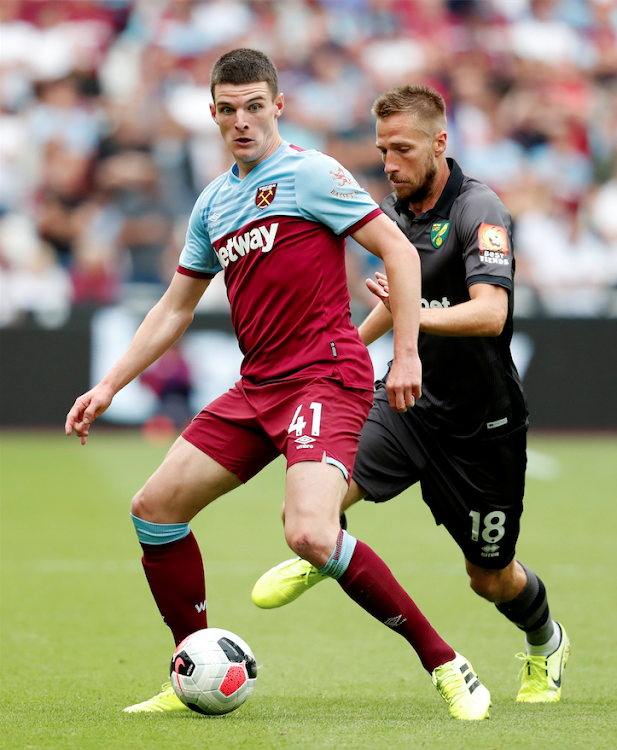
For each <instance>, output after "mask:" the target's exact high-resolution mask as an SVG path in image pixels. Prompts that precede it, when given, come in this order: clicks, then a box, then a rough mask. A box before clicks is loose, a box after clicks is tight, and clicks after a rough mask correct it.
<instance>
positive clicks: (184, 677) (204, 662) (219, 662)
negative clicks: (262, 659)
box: [171, 628, 257, 715]
mask: <svg viewBox="0 0 617 750" xmlns="http://www.w3.org/2000/svg"><path fill="white" fill-rule="evenodd" d="M256 682H257V664H256V662H255V657H254V656H253V652H252V651H251V649H250V647H249V645H248V644H247V643H246V642H245V641H243V640H242V638H239V637H238V636H237V635H235V634H234V633H231V632H230V631H229V630H222V629H221V628H205V629H203V630H198V631H196V632H195V633H191V635H189V636H188V637H187V638H185V639H184V640H183V641H182V643H180V644H179V645H178V647H177V648H176V650H175V651H174V655H173V656H172V659H171V684H172V685H173V688H174V691H175V693H176V695H177V696H178V698H179V699H180V700H181V701H182V703H184V704H186V705H187V706H188V707H189V708H190V709H191V710H193V711H197V713H200V714H210V715H213V714H215V715H216V714H226V713H229V712H230V711H235V709H236V708H239V707H240V706H241V705H242V704H243V703H244V702H245V701H246V700H247V698H249V696H250V695H251V693H252V692H253V690H254V689H255V683H256Z"/></svg>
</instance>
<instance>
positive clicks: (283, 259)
mask: <svg viewBox="0 0 617 750" xmlns="http://www.w3.org/2000/svg"><path fill="white" fill-rule="evenodd" d="M379 213H381V211H380V209H379V207H378V206H377V204H376V203H375V202H374V201H373V199H372V198H371V197H370V195H369V194H368V193H367V192H366V191H365V190H363V189H362V188H361V187H360V186H359V185H358V184H357V182H356V181H355V180H354V178H353V177H352V176H351V175H350V174H349V172H347V171H346V170H345V169H344V168H343V167H342V166H341V165H340V164H339V163H338V162H337V161H336V160H334V159H332V158H331V157H329V156H326V155H325V154H322V153H320V152H317V151H304V150H301V149H298V148H296V147H294V146H291V145H290V144H288V143H285V142H284V143H283V144H282V145H281V146H280V147H279V148H278V149H277V150H276V151H275V153H274V154H273V155H272V156H270V157H269V158H268V159H266V160H265V161H263V162H261V163H260V164H258V165H257V166H256V167H255V168H254V169H253V170H252V171H251V172H249V174H248V175H247V176H246V177H245V178H244V179H240V178H239V177H238V173H237V167H236V166H235V165H234V167H232V169H230V170H229V171H228V172H226V173H225V174H223V175H221V176H220V177H219V178H217V179H216V180H214V181H213V182H212V183H211V184H210V185H209V186H208V187H207V188H206V189H205V190H204V191H203V193H202V194H201V196H200V197H199V198H198V200H197V202H196V204H195V207H194V209H193V212H192V215H191V219H190V222H189V228H188V232H187V237H186V244H185V246H184V249H183V251H182V254H181V256H180V264H179V268H178V271H179V272H180V273H184V274H187V275H189V276H195V277H198V278H211V277H212V276H214V275H215V274H216V273H218V272H219V271H221V270H224V273H225V283H226V286H227V294H228V297H229V301H230V305H231V315H232V321H233V324H234V328H235V331H236V335H237V337H238V342H239V344H240V348H241V349H242V352H243V353H244V355H245V356H244V361H243V364H242V371H241V372H242V375H243V376H244V377H246V378H248V379H249V380H251V381H253V382H262V381H266V380H274V379H278V378H285V377H290V376H293V375H294V374H296V373H302V374H309V373H310V374H315V375H325V376H333V377H335V378H337V379H339V380H341V381H342V382H343V384H344V385H346V386H347V387H355V388H363V389H371V388H372V380H373V377H372V367H371V363H370V359H369V357H368V354H367V352H366V349H365V347H364V345H363V344H362V342H361V341H360V338H359V336H358V333H357V330H356V329H355V327H354V326H353V325H352V323H351V319H350V313H349V293H348V291H347V281H346V275H345V262H344V252H345V237H346V236H347V235H348V234H351V233H352V232H354V231H356V230H357V229H359V228H360V227H361V226H363V225H364V224H366V223H367V222H369V221H371V220H372V219H373V218H374V217H375V216H377V215H378V214H379Z"/></svg>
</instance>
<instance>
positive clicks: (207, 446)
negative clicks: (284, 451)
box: [182, 381, 279, 483]
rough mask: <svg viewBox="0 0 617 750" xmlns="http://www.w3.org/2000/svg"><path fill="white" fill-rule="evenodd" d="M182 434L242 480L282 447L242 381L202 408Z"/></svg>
mask: <svg viewBox="0 0 617 750" xmlns="http://www.w3.org/2000/svg"><path fill="white" fill-rule="evenodd" d="M182 437H184V438H185V440H187V441H188V442H189V443H192V445H194V446H195V447H196V448H198V449H199V450H200V451H202V452H203V453H205V454H207V455H208V456H210V458H212V459H214V460H215V461H216V462H217V463H218V464H220V465H221V466H223V467H224V468H225V469H227V471H229V472H231V473H232V474H235V475H236V476H237V477H238V479H239V480H240V481H241V482H242V483H245V482H248V480H249V479H251V478H252V477H254V476H255V475H256V474H257V473H259V472H260V471H261V470H262V469H263V468H264V467H265V466H266V465H267V464H268V463H270V461H272V460H274V459H275V458H276V457H277V456H278V455H279V451H278V449H277V447H276V446H275V445H274V443H273V442H272V439H271V438H270V437H269V435H268V434H267V432H266V431H265V430H264V429H263V427H262V425H261V423H260V420H259V418H258V415H257V409H256V408H255V406H254V405H253V404H252V403H251V402H250V400H249V399H248V398H247V395H246V391H245V387H244V383H243V381H240V382H239V383H236V385H235V386H234V387H233V388H231V389H230V390H229V391H227V393H224V394H223V395H222V396H219V397H218V398H217V399H215V400H214V401H213V402H212V403H211V404H209V405H208V406H207V407H206V408H205V409H204V410H203V411H202V412H200V413H199V414H198V415H197V416H196V417H195V418H194V419H193V421H192V422H191V423H190V424H189V425H188V427H187V428H186V429H185V430H184V432H183V433H182Z"/></svg>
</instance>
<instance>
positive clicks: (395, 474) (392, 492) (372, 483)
mask: <svg viewBox="0 0 617 750" xmlns="http://www.w3.org/2000/svg"><path fill="white" fill-rule="evenodd" d="M425 463H426V456H425V451H424V448H423V436H422V434H421V431H420V430H419V423H418V419H417V416H416V414H415V412H414V410H413V409H408V410H407V412H404V413H400V414H399V413H397V412H395V411H394V410H393V409H392V407H391V406H390V404H389V403H388V399H387V394H386V391H385V388H381V389H379V390H377V391H376V393H375V398H374V403H373V407H372V409H371V411H370V412H369V415H368V418H367V420H366V423H365V425H364V427H363V428H362V432H361V433H360V443H359V445H358V452H357V454H356V462H355V466H354V471H353V479H354V482H355V483H356V485H358V486H359V488H361V489H359V490H358V492H357V493H356V494H357V495H363V496H366V499H367V500H370V501H372V502H376V503H381V502H385V501H387V500H390V499H391V498H393V497H396V495H399V494H400V493H401V492H403V490H406V489H407V488H408V487H410V486H411V485H412V484H415V483H416V482H417V481H418V480H419V478H420V474H419V468H420V467H422V466H423V465H424V464H425ZM353 499H354V501H355V499H356V498H353Z"/></svg>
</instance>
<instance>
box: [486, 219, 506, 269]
mask: <svg viewBox="0 0 617 750" xmlns="http://www.w3.org/2000/svg"><path fill="white" fill-rule="evenodd" d="M478 246H479V248H480V260H481V261H482V262H483V263H494V264H497V265H500V266H509V265H510V261H509V260H508V257H507V256H508V252H509V251H508V234H507V232H506V230H505V229H504V228H503V227H500V226H496V225H495V224H485V223H482V224H480V226H479V227H478Z"/></svg>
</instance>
